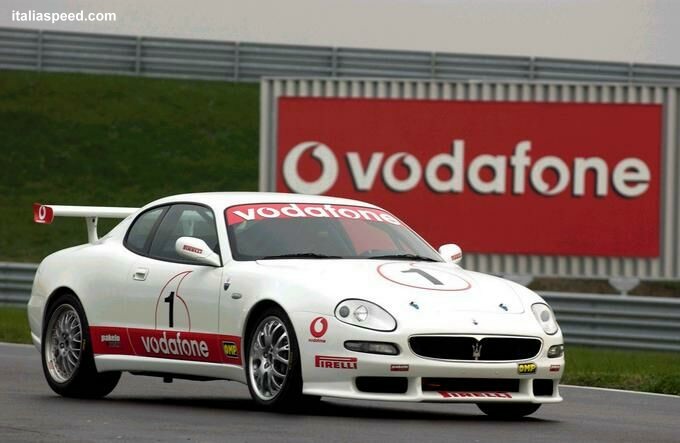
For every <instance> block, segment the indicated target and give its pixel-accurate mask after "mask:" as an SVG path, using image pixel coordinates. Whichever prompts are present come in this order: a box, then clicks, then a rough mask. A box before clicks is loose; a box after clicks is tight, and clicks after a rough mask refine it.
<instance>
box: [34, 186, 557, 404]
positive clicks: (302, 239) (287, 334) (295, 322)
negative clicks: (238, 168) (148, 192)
mask: <svg viewBox="0 0 680 443" xmlns="http://www.w3.org/2000/svg"><path fill="white" fill-rule="evenodd" d="M55 216H76V217H83V218H85V220H86V222H87V228H88V237H89V243H88V244H85V245H81V246H76V247H72V248H68V249H64V250H62V251H59V252H56V253H54V254H52V255H50V256H48V257H47V258H45V259H44V260H43V262H42V263H41V264H40V267H39V268H38V271H37V274H36V277H35V282H34V284H33V290H32V294H31V299H30V301H29V304H28V316H29V321H30V326H31V335H32V338H33V342H34V343H35V345H36V347H37V348H38V349H39V350H40V351H41V354H42V364H43V369H44V373H45V377H46V379H47V382H48V383H49V385H50V387H51V388H52V389H53V390H54V391H55V392H57V393H58V394H61V395H63V396H68V397H101V396H105V395H107V394H108V393H110V392H111V391H112V390H113V389H114V388H115V386H116V384H117V383H118V380H119V379H120V375H121V372H122V371H128V372H130V373H132V374H138V375H151V376H159V377H163V378H165V379H166V381H171V380H172V379H173V378H186V379H191V380H214V379H224V380H234V381H238V382H241V383H245V384H247V385H248V388H249V390H250V393H251V395H252V397H253V399H254V400H255V402H257V403H258V404H259V405H261V406H265V407H269V408H293V407H297V406H299V405H301V404H305V403H308V402H310V401H314V400H316V399H318V398H320V397H340V398H351V399H366V400H392V401H413V402H465V403H475V404H477V405H478V406H479V408H480V409H481V410H482V411H483V412H485V413H486V414H489V415H492V416H499V417H521V416H525V415H528V414H531V413H533V412H534V411H536V410H537V409H538V408H539V406H540V405H541V404H542V403H556V402H559V401H561V400H562V398H561V397H560V395H559V390H558V383H559V380H560V377H561V376H562V373H563V370H564V355H563V354H564V346H563V339H562V334H561V332H560V329H559V327H558V325H557V323H556V321H555V317H554V315H553V312H552V310H551V309H550V307H549V306H548V305H547V304H546V303H545V301H543V300H542V299H541V297H539V296H538V295H536V294H535V293H534V292H532V291H530V290H528V289H527V288H525V287H523V286H520V285H518V284H515V283H512V282H510V281H507V280H503V279H500V278H496V277H492V276H489V275H484V274H480V273H476V272H470V271H466V270H464V269H462V268H461V267H460V266H458V265H457V262H459V261H460V259H461V250H460V248H459V247H458V246H456V245H453V244H449V245H444V246H442V247H441V248H439V252H437V251H435V250H434V249H433V248H432V247H431V246H430V245H428V244H427V243H426V242H425V241H424V240H423V239H422V238H421V237H419V236H418V234H416V233H415V232H414V231H413V230H411V229H410V228H409V227H408V226H406V225H405V224H404V223H403V222H402V221H401V220H399V219H398V218H397V217H396V216H394V215H392V214H390V213H389V212H387V211H385V210H383V209H381V208H379V207H376V206H373V205H370V204H367V203H363V202H359V201H354V200H346V199H338V198H331V197H323V196H304V195H293V194H275V193H204V194H186V195H178V196H173V197H167V198H163V199H160V200H157V201H154V202H153V203H150V204H148V205H146V206H145V207H143V208H141V209H138V208H108V207H87V206H49V205H41V204H36V205H34V219H35V221H36V222H38V223H51V222H52V220H53V219H54V217H55ZM99 217H110V218H124V220H123V221H122V222H121V223H120V224H118V225H117V226H116V227H115V228H113V230H111V232H109V233H108V234H106V235H105V236H103V237H102V238H98V236H97V228H96V227H97V218H99Z"/></svg>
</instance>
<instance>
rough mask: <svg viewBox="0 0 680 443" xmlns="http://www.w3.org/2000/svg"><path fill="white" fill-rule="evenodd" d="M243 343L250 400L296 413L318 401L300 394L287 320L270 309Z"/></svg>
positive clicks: (292, 334)
mask: <svg viewBox="0 0 680 443" xmlns="http://www.w3.org/2000/svg"><path fill="white" fill-rule="evenodd" d="M254 324H255V327H254V328H252V329H251V332H250V333H249V334H248V337H247V339H246V343H245V365H246V368H245V369H246V378H247V382H248V390H249V391H250V396H251V397H252V398H253V400H254V401H255V403H256V404H257V405H258V406H260V407H261V408H263V409H269V410H274V411H288V412H297V411H301V410H305V409H307V408H308V407H309V406H311V405H312V404H313V403H314V402H316V401H318V400H319V398H320V397H315V396H307V395H303V394H302V369H301V365H300V350H299V348H298V342H297V336H296V335H295V330H294V329H293V325H292V324H291V322H290V320H289V319H288V316H287V315H286V313H285V312H284V311H283V310H282V309H281V308H276V307H272V308H270V309H267V310H266V311H264V312H263V313H262V314H261V315H260V316H258V318H257V319H255V322H254Z"/></svg>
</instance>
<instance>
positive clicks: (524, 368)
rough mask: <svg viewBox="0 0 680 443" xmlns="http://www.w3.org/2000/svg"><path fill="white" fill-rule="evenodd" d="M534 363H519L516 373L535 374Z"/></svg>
mask: <svg viewBox="0 0 680 443" xmlns="http://www.w3.org/2000/svg"><path fill="white" fill-rule="evenodd" d="M537 367H538V366H536V363H520V364H518V365H517V373H519V374H535V373H536V368H537Z"/></svg>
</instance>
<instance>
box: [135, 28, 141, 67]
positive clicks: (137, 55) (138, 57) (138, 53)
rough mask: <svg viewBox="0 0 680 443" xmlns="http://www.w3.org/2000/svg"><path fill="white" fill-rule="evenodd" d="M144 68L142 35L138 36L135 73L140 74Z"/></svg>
mask: <svg viewBox="0 0 680 443" xmlns="http://www.w3.org/2000/svg"><path fill="white" fill-rule="evenodd" d="M141 70H142V37H137V41H136V47H135V74H136V75H139V74H140V72H141Z"/></svg>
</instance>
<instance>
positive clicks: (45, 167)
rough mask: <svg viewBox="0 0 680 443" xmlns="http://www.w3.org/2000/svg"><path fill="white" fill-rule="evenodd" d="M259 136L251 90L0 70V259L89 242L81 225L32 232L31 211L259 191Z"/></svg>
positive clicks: (255, 91)
mask: <svg viewBox="0 0 680 443" xmlns="http://www.w3.org/2000/svg"><path fill="white" fill-rule="evenodd" d="M258 131H259V86H258V85H255V84H243V83H226V82H205V81H180V80H162V79H144V78H132V77H123V76H104V75H82V74H52V73H50V74H48V73H35V72H17V71H2V70H0V134H1V135H2V137H1V140H0V150H1V153H2V155H0V170H1V171H3V172H2V174H0V213H1V214H2V223H0V261H18V262H39V261H40V260H42V258H43V257H45V256H46V255H48V254H50V253H52V252H54V251H56V250H58V249H62V248H64V247H67V246H72V245H76V244H81V243H85V242H86V241H87V236H86V232H85V226H84V221H83V220H80V219H57V220H56V221H55V222H54V224H53V225H52V226H50V227H46V226H39V225H35V224H34V223H33V222H32V211H31V205H32V204H33V203H34V202H46V203H53V204H73V205H104V206H116V205H118V206H139V205H143V204H145V203H148V202H149V201H152V200H154V199H156V198H159V197H163V196H166V195H171V194H177V193H185V192H200V191H246V190H257V177H258V172H257V168H258V163H257V159H258V151H259V139H258V133H259V132H258ZM111 226H113V224H112V223H111V222H108V223H106V221H105V220H101V221H100V234H101V233H103V232H105V231H106V228H107V227H109V228H110V227H111ZM102 228H103V229H102Z"/></svg>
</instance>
